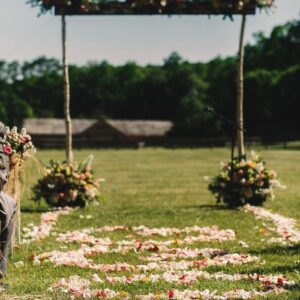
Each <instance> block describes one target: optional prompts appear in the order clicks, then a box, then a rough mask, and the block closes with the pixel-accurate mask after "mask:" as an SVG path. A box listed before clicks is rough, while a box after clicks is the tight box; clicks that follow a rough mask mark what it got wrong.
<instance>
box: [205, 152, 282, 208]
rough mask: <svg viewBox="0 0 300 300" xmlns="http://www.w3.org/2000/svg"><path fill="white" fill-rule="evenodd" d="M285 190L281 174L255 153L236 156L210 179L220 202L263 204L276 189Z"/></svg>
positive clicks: (211, 186) (233, 204)
mask: <svg viewBox="0 0 300 300" xmlns="http://www.w3.org/2000/svg"><path fill="white" fill-rule="evenodd" d="M275 188H280V189H285V188H286V186H284V185H282V184H281V183H280V181H279V180H278V179H277V173H276V172H275V171H273V170H269V169H267V168H266V166H265V162H264V161H263V160H262V159H261V158H260V156H259V155H258V154H256V153H255V152H251V158H250V159H247V160H246V159H241V160H239V159H234V160H233V161H231V162H228V163H227V164H225V165H224V164H223V165H222V169H221V172H220V173H219V174H218V175H217V176H216V177H214V178H212V181H211V182H210V184H209V186H208V189H209V190H210V191H211V192H212V193H213V194H214V195H215V196H216V198H217V203H220V202H222V201H223V202H224V203H226V204H228V205H229V206H230V207H237V206H241V205H244V204H246V203H249V204H251V205H261V204H262V203H263V202H264V201H265V200H266V199H267V197H271V198H274V189H275Z"/></svg>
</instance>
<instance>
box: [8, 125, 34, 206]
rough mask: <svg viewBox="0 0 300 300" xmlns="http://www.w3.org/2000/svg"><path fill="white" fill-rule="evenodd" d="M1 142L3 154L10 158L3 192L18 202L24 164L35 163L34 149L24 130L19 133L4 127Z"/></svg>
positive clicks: (23, 175) (14, 129)
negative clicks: (7, 176)
mask: <svg viewBox="0 0 300 300" xmlns="http://www.w3.org/2000/svg"><path fill="white" fill-rule="evenodd" d="M2 142H3V151H4V153H6V154H7V155H9V156H10V172H9V178H8V182H7V184H6V186H5V192H6V193H7V194H9V195H11V196H12V197H14V198H15V199H17V200H18V201H20V196H21V184H22V183H23V182H24V177H25V174H24V173H25V163H24V162H25V161H26V162H27V163H28V162H30V161H31V162H32V161H35V158H34V154H35V152H36V149H35V147H34V145H33V143H32V140H31V136H30V135H29V134H28V133H27V132H26V129H25V128H23V129H22V130H21V132H20V133H19V132H18V129H17V127H15V126H14V127H12V129H10V128H9V127H5V132H4V136H3V141H2Z"/></svg>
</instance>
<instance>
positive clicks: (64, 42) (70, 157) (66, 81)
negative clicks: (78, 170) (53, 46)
mask: <svg viewBox="0 0 300 300" xmlns="http://www.w3.org/2000/svg"><path fill="white" fill-rule="evenodd" d="M61 21H62V22H61V23H62V57H63V81H64V116H65V125H66V160H67V162H68V163H71V162H73V151H72V120H71V116H70V79H69V67H68V63H67V39H66V17H65V15H64V14H63V15H62V16H61Z"/></svg>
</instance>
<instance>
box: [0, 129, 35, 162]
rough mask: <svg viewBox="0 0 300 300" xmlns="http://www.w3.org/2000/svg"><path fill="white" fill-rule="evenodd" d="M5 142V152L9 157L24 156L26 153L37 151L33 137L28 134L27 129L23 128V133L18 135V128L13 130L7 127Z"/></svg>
mask: <svg viewBox="0 0 300 300" xmlns="http://www.w3.org/2000/svg"><path fill="white" fill-rule="evenodd" d="M3 140H4V144H5V145H4V147H3V150H4V152H5V153H6V154H8V155H13V154H16V155H20V156H23V155H24V154H25V153H29V152H35V151H36V150H35V147H34V145H33V143H32V140H31V136H30V135H29V134H27V132H26V128H22V130H21V132H20V133H18V129H17V127H16V126H14V127H13V128H12V129H11V130H10V128H9V127H6V128H5V133H4V138H3Z"/></svg>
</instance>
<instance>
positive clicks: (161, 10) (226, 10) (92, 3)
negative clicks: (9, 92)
mask: <svg viewBox="0 0 300 300" xmlns="http://www.w3.org/2000/svg"><path fill="white" fill-rule="evenodd" d="M27 3H30V4H31V5H32V6H33V7H39V8H40V13H41V14H43V13H46V12H48V11H52V12H53V11H54V13H55V15H58V16H61V20H62V62H63V81H64V116H65V125H66V160H67V161H68V162H72V161H73V153H72V122H71V117H70V80H69V72H68V63H67V43H66V16H68V15H168V16H172V15H223V16H224V18H226V17H229V18H231V19H232V18H233V15H241V16H242V22H241V30H240V38H239V48H238V49H239V50H238V57H237V94H236V95H237V97H236V131H237V133H236V137H237V146H238V157H240V158H241V157H243V156H244V155H245V149H244V118H243V110H244V108H243V98H244V70H243V65H244V33H245V25H246V16H247V15H254V14H255V13H256V10H257V9H269V8H270V7H272V6H273V3H274V0H27Z"/></svg>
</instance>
